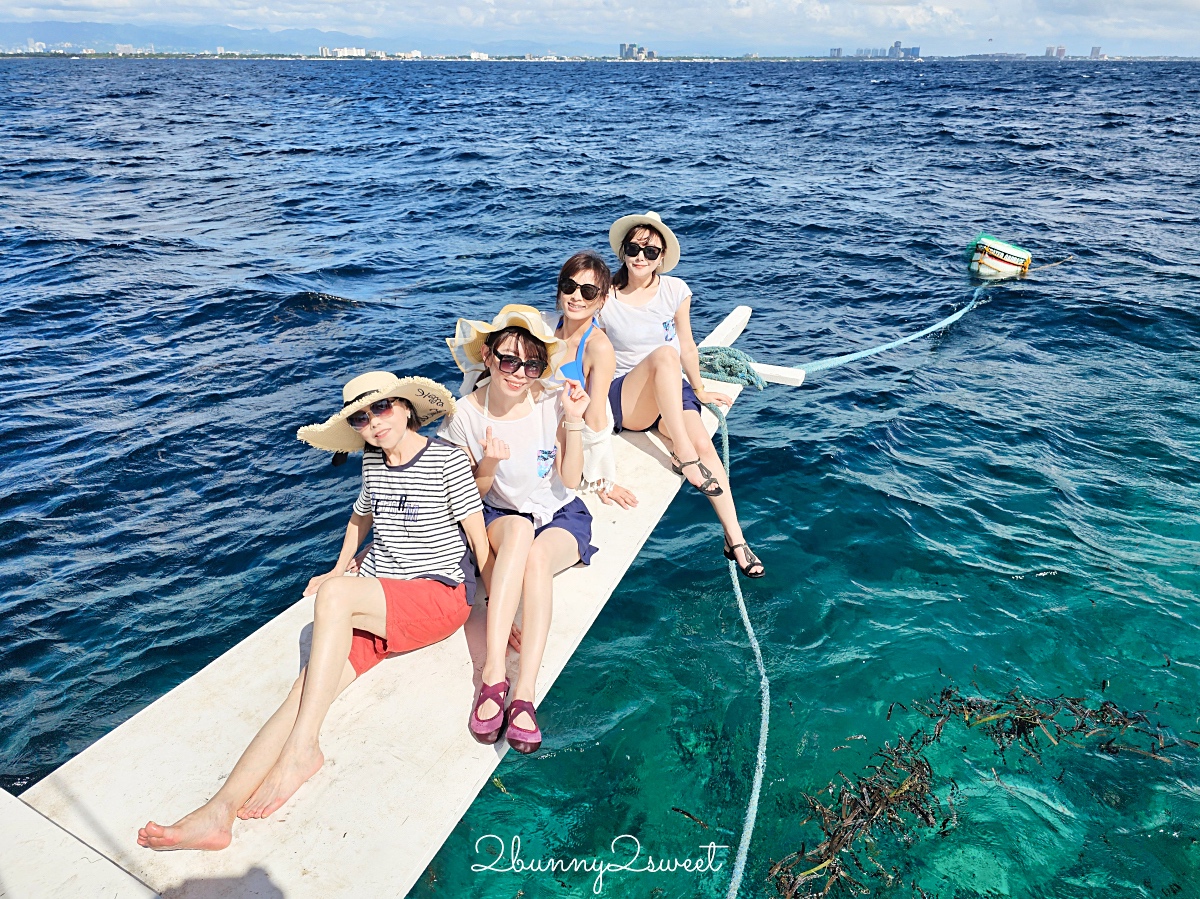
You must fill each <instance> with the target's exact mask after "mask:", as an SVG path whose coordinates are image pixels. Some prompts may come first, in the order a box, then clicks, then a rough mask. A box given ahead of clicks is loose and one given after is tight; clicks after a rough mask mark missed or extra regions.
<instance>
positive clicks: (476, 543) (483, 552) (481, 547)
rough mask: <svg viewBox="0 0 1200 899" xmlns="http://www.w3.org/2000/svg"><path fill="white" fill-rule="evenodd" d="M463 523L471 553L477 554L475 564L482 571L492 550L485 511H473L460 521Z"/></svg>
mask: <svg viewBox="0 0 1200 899" xmlns="http://www.w3.org/2000/svg"><path fill="white" fill-rule="evenodd" d="M459 524H461V525H462V529H463V533H465V534H466V535H467V543H468V545H470V547H471V553H472V555H474V556H475V564H476V565H478V566H479V570H480V571H482V570H483V568H484V566H485V565H487V562H488V553H489V552H491V544H490V543H489V542H488V536H487V529H486V528H485V527H484V526H483V513H482V512H472V513H471V514H470V515H468V516H467V517H466V518H464V519H463V520H462V521H460V522H459Z"/></svg>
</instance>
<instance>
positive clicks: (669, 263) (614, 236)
mask: <svg viewBox="0 0 1200 899" xmlns="http://www.w3.org/2000/svg"><path fill="white" fill-rule="evenodd" d="M638 225H649V226H650V227H651V228H653V229H654V230H655V231H657V232H658V233H659V234H661V235H662V236H663V242H664V243H665V244H666V246H664V247H663V255H662V264H661V265H660V266H659V268H658V273H659V274H660V275H665V274H666V273H667V272H669V271H670V270H671V269H673V268H674V267H675V266H677V265H679V238H678V237H676V236H675V232H674V231H672V230H671V229H670V228H668V227H667V226H666V225H664V224H663V220H662V218H661V217H659V214H658V213H657V212H647V213H644V214H643V215H623V216H621V217H620V218H619V219H617V220H616V221H615V222H613V223H612V227H611V228H609V229H608V245H609V246H610V247H612V251H613V252H614V253H616V254H617V258H618V259H620V260H621V261H624V260H625V256H624V253H623V252H622V250H621V242H622V241H623V240H625V235H626V234H628V233H629V232H630V230H631V229H633V228H636V227H637V226H638Z"/></svg>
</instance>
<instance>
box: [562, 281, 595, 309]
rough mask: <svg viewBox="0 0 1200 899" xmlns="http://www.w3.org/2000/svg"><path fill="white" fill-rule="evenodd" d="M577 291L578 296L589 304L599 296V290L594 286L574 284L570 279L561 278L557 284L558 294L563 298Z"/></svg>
mask: <svg viewBox="0 0 1200 899" xmlns="http://www.w3.org/2000/svg"><path fill="white" fill-rule="evenodd" d="M577 290H578V291H579V294H580V296H582V297H583V298H584V299H585V300H587V301H588V302H589V303H590V302H591V301H592V300H594V299H596V297H598V296H600V288H599V287H597V286H596V285H595V284H576V283H575V281H573V280H572V279H570V278H563V279H562V280H561V281H559V282H558V292H559V293H561V294H562V295H563V296H567V297H569V296H572V295H573V294H574V293H575V291H577Z"/></svg>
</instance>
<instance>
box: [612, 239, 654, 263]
mask: <svg viewBox="0 0 1200 899" xmlns="http://www.w3.org/2000/svg"><path fill="white" fill-rule="evenodd" d="M621 249H622V250H624V251H625V258H626V259H632V258H633V257H634V256H636V255H637V254H638V253H644V254H645V256H646V258H647V259H649V260H650V261H651V262H653V261H654V260H655V259H657V258H658V257H659V256H661V255H662V251H663V248H662V247H643V246H642V245H641V244H640V243H634V242H633V241H632V240H627V241H625V244H624V245H623V246H622V247H621Z"/></svg>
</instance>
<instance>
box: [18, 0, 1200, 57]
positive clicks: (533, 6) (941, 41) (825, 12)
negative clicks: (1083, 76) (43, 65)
mask: <svg viewBox="0 0 1200 899" xmlns="http://www.w3.org/2000/svg"><path fill="white" fill-rule="evenodd" d="M5 19H6V21H5V22H4V24H5V25H6V26H11V27H6V29H5V31H6V33H7V34H11V33H12V29H14V28H18V27H19V26H21V25H26V26H27V27H34V26H35V25H36V24H37V23H59V24H63V23H80V22H86V23H88V24H91V23H97V24H110V25H122V26H129V27H143V28H148V29H149V28H155V27H157V28H172V27H174V28H179V27H183V28H189V29H190V28H194V27H197V26H199V27H205V26H207V27H213V26H227V27H229V28H236V29H241V30H250V29H262V30H263V31H264V32H266V33H267V34H278V33H279V32H281V31H285V30H291V29H300V30H308V31H312V32H315V33H324V34H327V35H328V34H329V33H331V32H332V33H334V34H335V35H338V36H344V37H346V38H354V39H356V40H357V41H358V42H359V43H360V44H361V43H367V44H369V45H371V46H372V47H376V46H377V47H379V48H380V49H388V50H390V49H392V48H393V47H394V48H397V49H398V48H399V47H402V46H403V47H406V48H408V49H411V48H414V47H417V46H420V45H421V44H425V45H426V46H428V47H430V48H431V49H432V50H433V52H446V51H448V50H450V49H452V48H451V45H454V47H453V49H454V50H456V51H460V52H466V51H467V50H469V49H472V48H473V49H477V50H480V51H484V52H491V53H492V54H493V55H502V53H503V48H504V47H505V46H506V45H512V46H511V50H512V52H513V53H514V54H519V53H520V52H522V51H521V50H520V49H519V48H518V47H517V46H516V45H527V46H526V49H525V51H524V52H530V51H533V52H538V51H540V52H553V51H555V50H557V51H558V52H560V53H562V54H569V55H596V56H610V55H618V54H617V47H618V45H619V44H621V43H627V42H630V41H631V40H632V41H633V43H635V44H636V45H638V46H642V47H646V48H653V49H654V50H655V51H656V53H657V55H659V56H678V55H692V54H702V55H703V54H707V55H721V56H736V55H743V54H746V53H758V54H760V55H764V56H767V55H775V56H824V55H827V53H828V51H829V48H836V47H842V48H845V49H844V52H845V54H846V55H851V54H852V53H853V52H854V50H855V49H856V48H865V47H875V48H877V47H890V46H893V45H894V42H895V41H896V40H897V39H898V40H900V42H901V44H902V45H903V46H916V47H920V48H921V49H922V51H923V52H924V53H925V54H926V55H929V56H957V55H969V54H983V53H1024V54H1027V55H1029V56H1040V55H1041V54H1042V48H1044V47H1046V46H1048V45H1053V46H1055V47H1057V46H1059V45H1064V46H1066V47H1067V48H1068V51H1069V55H1072V56H1086V55H1088V53H1089V51H1090V48H1091V47H1095V46H1101V47H1103V48H1104V49H1105V53H1106V54H1108V55H1123V56H1148V55H1177V56H1198V55H1200V3H1197V2H1195V0H1146V2H1143V3H1140V4H1137V5H1136V7H1135V6H1134V5H1132V4H1122V3H1118V2H1115V0H1095V2H1094V3H1091V4H1088V5H1087V7H1086V8H1084V7H1083V6H1082V5H1080V4H1078V3H1077V2H1075V0H1009V2H1000V3H986V2H982V0H942V2H939V3H936V4H935V3H932V2H929V0H907V2H906V0H899V2H895V3H891V4H886V5H884V4H880V3H878V2H875V0H827V2H817V0H664V2H663V3H660V4H658V5H656V6H654V7H652V8H646V7H644V6H640V5H637V4H635V3H633V2H632V0H611V2H604V3H599V2H596V0H584V2H583V3H580V2H574V3H566V2H561V0H464V2H462V3H459V4H457V5H455V6H453V7H433V6H431V5H429V4H421V3H415V2H412V0H381V2H376V3H374V4H370V5H367V6H363V5H358V4H350V3H345V2H340V0H335V2H321V3H317V2H314V0H289V2H276V3H273V4H269V5H263V4H251V3H248V2H245V0H238V2H232V3H230V2H225V3H222V2H214V0H201V2H200V3H191V4H180V3H175V2H173V0H163V2H158V0H156V2H153V3H152V2H149V0H122V2H120V3H116V2H108V0H90V2H86V0H85V2H79V0H55V2H43V3H32V4H27V5H22V6H21V7H19V8H17V9H13V10H11V11H9V12H8V13H7V14H6V15H5ZM1013 21H1019V22H1021V25H1022V27H1021V31H1020V34H1019V35H1013V34H1012V31H1013V29H1012V27H1011V26H1012V22H1013ZM26 37H27V38H28V39H33V40H35V41H45V38H44V37H41V36H38V35H35V34H33V33H30V34H29V35H27V36H26ZM45 42H47V43H49V41H45ZM331 42H332V43H338V37H334V36H330V37H329V38H328V39H327V40H321V41H320V42H319V43H320V44H326V43H331ZM9 43H10V44H11V41H10V42H9ZM468 45H473V47H469V46H468ZM214 46H215V45H214ZM315 46H316V44H314V48H315ZM310 52H311V51H310Z"/></svg>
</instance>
